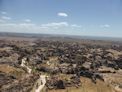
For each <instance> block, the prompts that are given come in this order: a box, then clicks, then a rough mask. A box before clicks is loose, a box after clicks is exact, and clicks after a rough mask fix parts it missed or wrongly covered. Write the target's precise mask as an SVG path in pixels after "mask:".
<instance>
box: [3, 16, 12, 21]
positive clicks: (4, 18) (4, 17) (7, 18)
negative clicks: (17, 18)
mask: <svg viewBox="0 0 122 92" xmlns="http://www.w3.org/2000/svg"><path fill="white" fill-rule="evenodd" d="M1 18H2V19H3V20H10V19H11V17H7V16H2V17H1Z"/></svg>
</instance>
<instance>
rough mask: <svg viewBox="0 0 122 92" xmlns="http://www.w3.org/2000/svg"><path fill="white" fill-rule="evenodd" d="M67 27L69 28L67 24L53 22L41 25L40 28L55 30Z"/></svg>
mask: <svg viewBox="0 0 122 92" xmlns="http://www.w3.org/2000/svg"><path fill="white" fill-rule="evenodd" d="M67 26H69V24H68V23H67V22H53V23H47V24H42V25H41V27H47V28H56V29H57V28H59V27H67Z"/></svg>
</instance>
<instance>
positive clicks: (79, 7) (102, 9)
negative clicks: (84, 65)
mask: <svg viewBox="0 0 122 92" xmlns="http://www.w3.org/2000/svg"><path fill="white" fill-rule="evenodd" d="M0 32H19V33H43V34H67V35H81V36H105V37H122V1H121V0H77V1H76V0H0Z"/></svg>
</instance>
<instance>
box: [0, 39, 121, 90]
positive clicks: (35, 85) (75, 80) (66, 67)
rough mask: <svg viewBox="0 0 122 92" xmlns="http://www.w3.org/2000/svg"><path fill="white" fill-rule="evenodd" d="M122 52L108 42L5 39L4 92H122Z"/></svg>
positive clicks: (0, 63)
mask: <svg viewBox="0 0 122 92" xmlns="http://www.w3.org/2000/svg"><path fill="white" fill-rule="evenodd" d="M104 43H105V44H104ZM107 43H108V44H107ZM121 49H122V45H121V44H120V43H116V45H115V43H113V42H104V41H101V43H100V42H99V41H91V42H90V41H88V42H87V40H85V42H84V41H82V40H81V41H80V40H78V41H71V40H70V41H64V40H62V41H56V40H55V41H51V40H50V41H49V40H46V41H44V40H43V41H42V40H33V41H30V40H29V41H28V40H27V39H26V40H24V39H23V40H12V39H11V40H1V41H0V91H1V92H40V91H43V92H46V91H48V92H121V90H122V50H121Z"/></svg>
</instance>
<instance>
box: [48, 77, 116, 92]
mask: <svg viewBox="0 0 122 92" xmlns="http://www.w3.org/2000/svg"><path fill="white" fill-rule="evenodd" d="M81 81H82V86H81V87H79V88H76V87H69V88H67V89H65V90H64V89H62V90H49V91H48V92H114V91H113V89H112V88H111V87H110V86H109V85H107V84H106V83H104V82H102V81H100V80H97V83H96V84H94V83H93V82H92V81H91V80H90V79H88V78H84V77H81Z"/></svg>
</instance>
